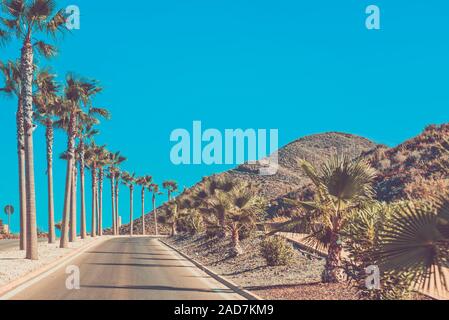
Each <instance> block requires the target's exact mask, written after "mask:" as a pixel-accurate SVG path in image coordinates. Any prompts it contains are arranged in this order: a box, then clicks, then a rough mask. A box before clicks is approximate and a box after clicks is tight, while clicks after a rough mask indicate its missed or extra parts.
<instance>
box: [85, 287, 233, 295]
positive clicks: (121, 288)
mask: <svg viewBox="0 0 449 320" xmlns="http://www.w3.org/2000/svg"><path fill="white" fill-rule="evenodd" d="M81 288H83V289H119V290H156V291H174V292H176V291H192V292H204V293H234V291H232V290H231V289H201V288H183V287H171V286H142V285H141V286H135V285H133V286H131V285H125V286H117V285H114V286H107V285H82V286H81Z"/></svg>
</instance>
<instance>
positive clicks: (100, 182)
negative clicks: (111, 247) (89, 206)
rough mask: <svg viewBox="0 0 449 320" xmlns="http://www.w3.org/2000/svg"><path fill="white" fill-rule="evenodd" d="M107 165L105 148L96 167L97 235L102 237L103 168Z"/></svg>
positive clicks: (107, 157) (107, 159) (107, 154)
mask: <svg viewBox="0 0 449 320" xmlns="http://www.w3.org/2000/svg"><path fill="white" fill-rule="evenodd" d="M108 164H109V152H108V151H107V150H106V148H105V147H102V149H101V150H100V155H99V161H98V163H97V165H98V202H99V204H98V235H99V236H100V237H101V236H103V184H104V176H105V173H104V168H105V166H107V165H108Z"/></svg>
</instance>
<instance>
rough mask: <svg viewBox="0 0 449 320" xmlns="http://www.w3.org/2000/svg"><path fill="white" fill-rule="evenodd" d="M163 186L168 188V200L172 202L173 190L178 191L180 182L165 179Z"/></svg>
mask: <svg viewBox="0 0 449 320" xmlns="http://www.w3.org/2000/svg"><path fill="white" fill-rule="evenodd" d="M162 187H163V188H164V189H166V190H167V195H168V201H169V202H170V201H171V199H172V194H173V192H176V191H178V183H177V182H175V181H171V180H169V181H164V182H163V183H162Z"/></svg>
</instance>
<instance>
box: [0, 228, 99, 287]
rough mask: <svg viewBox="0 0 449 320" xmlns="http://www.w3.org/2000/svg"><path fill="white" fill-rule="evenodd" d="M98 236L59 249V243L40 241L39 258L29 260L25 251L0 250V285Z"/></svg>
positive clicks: (62, 255) (84, 244) (88, 242)
mask: <svg viewBox="0 0 449 320" xmlns="http://www.w3.org/2000/svg"><path fill="white" fill-rule="evenodd" d="M98 239H99V238H90V237H89V238H87V239H85V240H81V239H78V240H77V241H76V242H73V243H70V244H69V245H70V248H68V249H60V248H59V243H55V244H49V243H46V242H40V243H39V244H38V251H39V260H37V261H31V260H26V259H25V251H20V250H19V249H10V250H6V251H0V287H1V286H4V285H6V284H8V283H10V282H12V281H14V280H16V279H18V278H21V277H23V276H25V275H27V274H29V273H31V272H33V271H35V270H37V269H39V268H41V267H43V266H45V265H48V264H50V263H52V262H54V261H56V260H57V259H59V258H62V257H64V256H66V255H67V254H69V253H71V252H73V251H74V250H76V249H79V248H81V247H84V246H87V245H88V244H90V243H92V242H93V241H96V240H98Z"/></svg>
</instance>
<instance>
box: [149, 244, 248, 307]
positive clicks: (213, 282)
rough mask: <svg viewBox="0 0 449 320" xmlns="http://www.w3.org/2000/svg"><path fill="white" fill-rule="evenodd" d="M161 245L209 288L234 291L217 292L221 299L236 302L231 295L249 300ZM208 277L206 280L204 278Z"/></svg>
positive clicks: (162, 245) (163, 245)
mask: <svg viewBox="0 0 449 320" xmlns="http://www.w3.org/2000/svg"><path fill="white" fill-rule="evenodd" d="M157 242H158V243H159V245H160V246H161V247H162V248H166V249H170V250H169V251H168V252H170V253H171V254H172V255H175V256H176V257H177V258H179V259H180V262H181V263H182V264H183V265H184V266H186V267H190V269H191V271H192V272H194V273H195V274H196V275H197V276H201V277H199V278H198V279H199V280H200V281H202V282H203V283H205V284H207V285H208V286H209V287H211V288H214V287H217V284H219V285H220V286H221V287H222V288H227V289H229V290H230V291H232V293H224V292H215V293H217V294H218V295H219V296H220V297H222V298H223V300H235V299H233V298H231V297H230V296H229V295H232V294H233V295H236V296H238V297H240V298H242V299H243V300H247V299H245V297H243V296H242V295H240V294H239V293H237V292H235V291H234V290H232V289H231V288H229V287H228V286H226V285H224V284H223V283H221V282H219V281H217V280H215V279H214V278H212V277H211V276H210V275H208V274H207V273H206V272H204V271H202V270H201V269H200V268H198V267H197V266H195V265H194V264H193V263H192V262H190V261H188V260H186V259H184V257H183V256H181V255H180V254H179V253H178V252H176V251H174V250H173V249H171V248H170V247H169V246H167V245H166V244H165V243H163V242H161V241H157ZM204 276H206V278H205V277H204Z"/></svg>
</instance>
